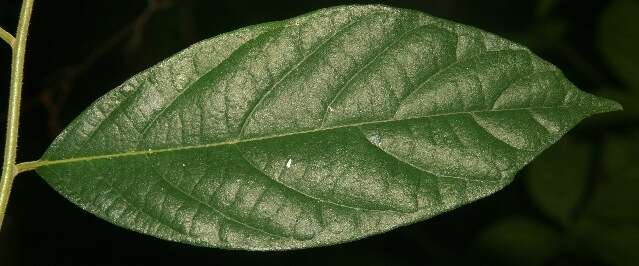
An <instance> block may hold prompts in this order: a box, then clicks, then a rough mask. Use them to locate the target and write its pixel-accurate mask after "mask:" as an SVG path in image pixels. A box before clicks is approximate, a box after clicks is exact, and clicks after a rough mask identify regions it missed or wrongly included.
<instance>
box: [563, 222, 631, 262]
mask: <svg viewBox="0 0 639 266" xmlns="http://www.w3.org/2000/svg"><path fill="white" fill-rule="evenodd" d="M576 235H577V239H578V240H579V242H580V243H582V245H584V246H586V247H587V249H588V251H589V252H590V253H593V254H595V255H596V256H598V257H600V258H601V259H602V260H604V261H605V262H607V263H610V265H614V266H626V265H627V266H634V265H637V262H638V261H639V252H637V248H639V227H637V226H636V225H622V226H619V225H607V224H603V223H599V222H596V221H594V220H590V219H585V220H582V221H580V222H579V223H577V225H576Z"/></svg>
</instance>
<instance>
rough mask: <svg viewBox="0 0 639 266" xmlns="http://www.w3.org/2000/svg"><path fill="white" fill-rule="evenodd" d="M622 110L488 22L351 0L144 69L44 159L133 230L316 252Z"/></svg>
mask: <svg viewBox="0 0 639 266" xmlns="http://www.w3.org/2000/svg"><path fill="white" fill-rule="evenodd" d="M617 109H619V106H618V104H616V103H614V102H611V101H608V100H605V99H601V98H597V97H595V96H592V95H590V94H588V93H585V92H582V91H579V90H578V89H577V88H576V87H575V86H573V85H572V84H571V83H570V82H569V81H568V80H566V78H564V76H563V75H562V74H561V72H560V71H559V70H558V69H557V68H555V67H554V66H552V65H550V64H549V63H547V62H545V61H544V60H542V59H540V58H538V57H537V56H535V55H533V54H532V53H531V52H530V51H528V50H527V49H526V48H524V47H521V46H519V45H516V44H513V43H511V42H509V41H506V40H504V39H501V38H499V37H497V36H494V35H492V34H489V33H485V32H483V31H480V30H477V29H474V28H471V27H468V26H464V25H460V24H457V23H453V22H450V21H446V20H442V19H438V18H434V17H431V16H428V15H425V14H423V13H419V12H415V11H410V10H403V9H394V8H388V7H383V6H343V7H336V8H330V9H323V10H320V11H317V12H314V13H310V14H307V15H304V16H300V17H297V18H293V19H290V20H286V21H280V22H274V23H267V24H262V25H257V26H251V27H247V28H244V29H241V30H238V31H235V32H231V33H228V34H223V35H221V36H218V37H215V38H212V39H209V40H206V41H203V42H200V43H198V44H196V45H194V46H192V47H190V48H188V49H186V50H185V51H183V52H181V53H179V54H177V55H175V56H173V57H171V58H169V59H167V60H165V61H164V62H162V63H160V64H158V65H156V66H154V67H152V68H150V69H149V70H146V71H144V72H142V73H140V74H138V75H136V76H134V77H133V78H131V79H130V80H128V81H126V82H125V83H124V84H122V85H121V86H119V87H117V88H116V89H114V90H113V91H111V92H109V93H108V94H107V95H105V96H103V97H102V98H100V99H99V100H97V101H96V102H95V103H94V104H93V105H91V106H90V107H89V108H88V109H87V110H86V111H85V112H84V113H82V114H81V115H80V116H79V117H78V118H77V119H76V120H75V121H74V122H72V123H71V125H69V126H68V127H67V128H66V129H65V130H64V132H63V133H62V134H61V135H60V136H59V137H58V138H57V139H56V140H55V141H54V143H53V144H52V145H51V147H50V148H49V149H48V150H47V152H46V153H45V155H44V156H43V158H42V161H41V162H40V167H38V169H37V171H38V173H39V174H40V175H41V176H43V177H44V179H45V180H46V181H47V182H48V183H49V184H50V185H51V186H52V187H53V188H55V189H56V190H57V191H59V192H60V193H61V194H62V195H64V196H65V197H67V198H68V199H69V200H70V201H72V202H73V203H75V204H77V205H79V206H80V207H82V208H84V209H85V210H88V211H90V212H91V213H93V214H95V215H97V216H99V217H101V218H103V219H105V220H107V221H109V222H111V223H114V224H116V225H119V226H122V227H125V228H129V229H132V230H135V231H138V232H142V233H145V234H149V235H153V236H156V237H159V238H163V239H168V240H173V241H180V242H185V243H191V244H195V245H202V246H211V247H220V248H229V249H251V250H281V249H294V248H304V247H311V246H322V245H330V244H336V243H341V242H346V241H352V240H355V239H359V238H362V237H366V236H369V235H373V234H378V233H382V232H385V231H388V230H391V229H393V228H396V227H398V226H402V225H406V224H410V223H414V222H417V221H421V220H424V219H427V218H429V217H432V216H434V215H437V214H439V213H442V212H445V211H448V210H451V209H454V208H456V207H458V206H461V205H463V204H466V203H469V202H472V201H474V200H477V199H479V198H482V197H485V196H487V195H489V194H492V193H493V192H495V191H497V190H499V189H501V188H502V187H504V186H505V185H506V184H508V183H509V182H510V181H511V180H512V178H513V176H514V175H515V173H516V172H517V171H518V170H520V169H521V168H522V167H523V166H524V165H525V164H527V163H528V162H530V161H531V160H532V159H533V157H535V156H536V155H537V154H539V153H540V152H541V151H542V150H544V149H545V148H547V147H548V146H549V145H551V144H552V143H554V142H555V141H556V140H557V139H558V138H560V137H561V136H562V135H563V134H564V133H565V132H567V131H568V130H569V129H570V128H571V127H573V126H574V125H575V124H576V123H578V122H579V121H580V120H581V119H583V118H585V117H587V116H589V115H592V114H595V113H600V112H606V111H612V110H617Z"/></svg>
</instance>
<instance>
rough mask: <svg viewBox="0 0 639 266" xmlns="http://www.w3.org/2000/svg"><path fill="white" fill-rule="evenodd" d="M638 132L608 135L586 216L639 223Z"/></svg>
mask: <svg viewBox="0 0 639 266" xmlns="http://www.w3.org/2000/svg"><path fill="white" fill-rule="evenodd" d="M637 158H639V132H635V134H634V135H632V136H628V137H615V138H610V139H608V140H607V142H606V146H605V148H604V153H603V160H604V166H603V167H604V172H605V174H606V177H607V179H606V180H604V181H603V182H602V184H600V185H599V186H598V187H597V188H596V190H595V194H594V196H593V199H592V202H591V204H590V206H589V208H588V212H589V215H593V216H596V217H598V218H599V219H605V220H607V221H614V222H618V223H634V224H639V211H637V206H639V193H637V192H638V189H639V164H638V163H637Z"/></svg>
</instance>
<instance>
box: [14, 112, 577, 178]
mask: <svg viewBox="0 0 639 266" xmlns="http://www.w3.org/2000/svg"><path fill="white" fill-rule="evenodd" d="M571 107H575V108H576V106H569V105H568V106H553V107H523V108H510V109H500V110H482V111H460V112H450V113H441V114H433V115H425V116H419V117H409V118H401V119H387V120H377V121H367V122H361V123H354V124H348V125H340V126H333V127H326V128H318V129H312V130H306V131H298V132H292V133H285V134H278V135H270V136H264V137H256V138H246V139H233V140H229V141H224V142H217V143H210V144H201V145H191V146H183V147H174V148H165V149H157V150H153V149H148V150H140V151H128V152H122V153H112V154H103V155H94V156H82V157H73V158H67V159H60V160H38V161H31V162H24V163H20V164H18V165H17V168H18V171H19V172H24V171H29V170H34V169H36V168H39V167H44V166H51V165H58V164H68V163H78V162H84V161H94V160H106V159H114V158H120V157H128V156H140V155H153V154H157V153H166V152H174V151H184V150H194V149H206V148H212V147H218V146H225V145H234V144H239V143H248V142H255V141H261V140H269V139H276V138H283V137H287V136H294V135H302V134H310V133H316V132H324V131H331V130H337V129H342V128H351V127H358V126H365V125H375V124H384V123H393V122H401V121H408V120H417V119H424V118H432V117H439V116H452V115H463V114H482V113H496V112H509V111H523V110H529V111H530V110H543V109H567V108H571Z"/></svg>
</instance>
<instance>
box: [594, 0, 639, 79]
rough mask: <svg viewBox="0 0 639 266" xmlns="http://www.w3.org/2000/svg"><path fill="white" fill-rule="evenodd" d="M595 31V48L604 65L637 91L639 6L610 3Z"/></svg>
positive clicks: (626, 2) (638, 75)
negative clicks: (596, 37) (601, 56)
mask: <svg viewBox="0 0 639 266" xmlns="http://www.w3.org/2000/svg"><path fill="white" fill-rule="evenodd" d="M598 31H599V32H598V39H599V47H600V49H601V52H602V53H603V55H604V58H605V59H606V61H607V63H608V64H609V65H610V67H611V68H612V69H613V70H614V71H615V72H616V74H617V75H618V76H619V77H620V78H621V79H623V81H624V82H625V83H626V84H627V85H628V86H631V87H633V88H637V89H639V74H637V69H639V52H638V50H637V49H639V3H637V2H635V1H628V0H620V1H614V2H612V4H610V5H609V6H608V8H607V9H606V10H605V11H604V13H603V15H602V17H601V20H600V25H599V29H598Z"/></svg>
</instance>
